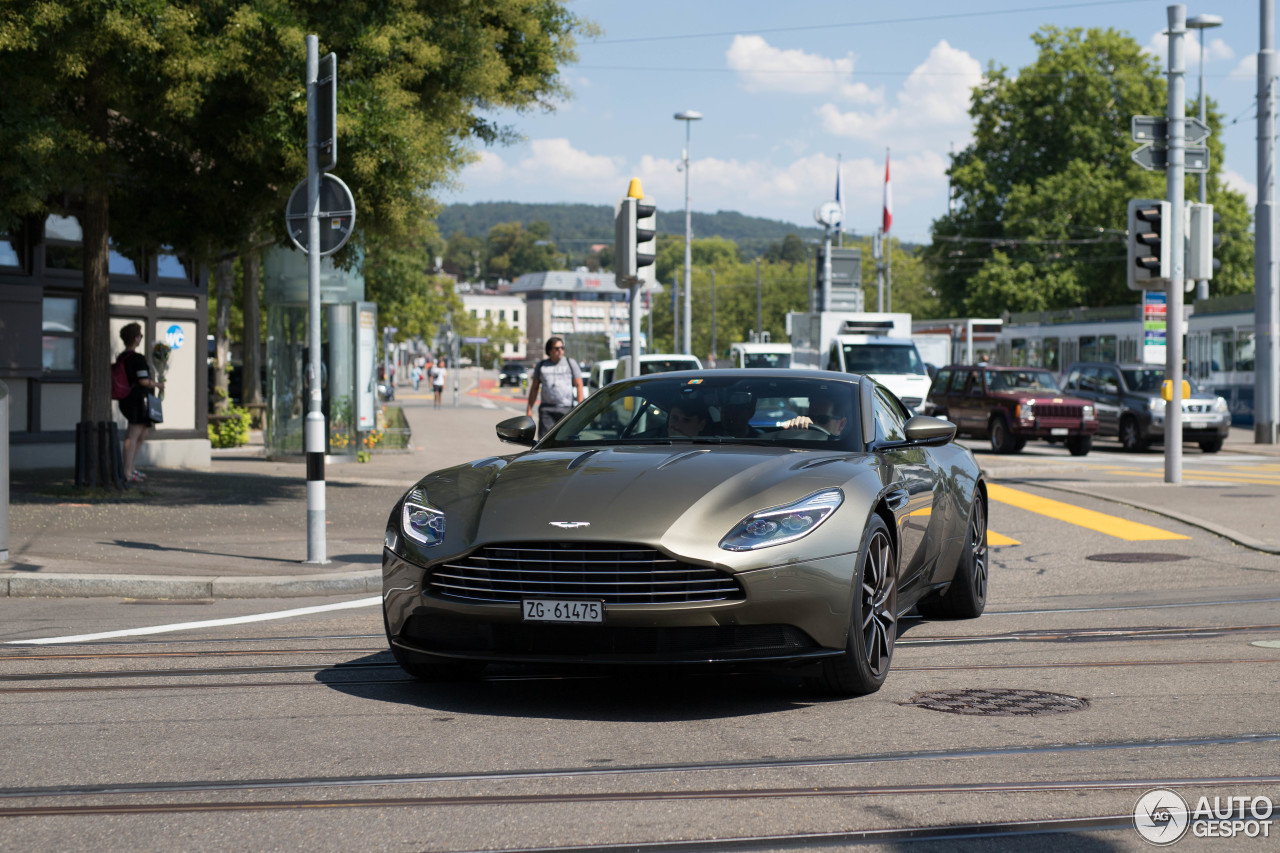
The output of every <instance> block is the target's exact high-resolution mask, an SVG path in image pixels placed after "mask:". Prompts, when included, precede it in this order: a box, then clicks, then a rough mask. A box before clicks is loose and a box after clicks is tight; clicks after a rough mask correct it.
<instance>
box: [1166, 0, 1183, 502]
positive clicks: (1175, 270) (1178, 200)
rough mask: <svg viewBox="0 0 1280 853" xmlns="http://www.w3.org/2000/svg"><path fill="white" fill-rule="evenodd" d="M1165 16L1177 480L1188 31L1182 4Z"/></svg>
mask: <svg viewBox="0 0 1280 853" xmlns="http://www.w3.org/2000/svg"><path fill="white" fill-rule="evenodd" d="M1168 16H1169V106H1168V119H1169V123H1168V127H1169V131H1168V139H1169V166H1168V169H1167V170H1166V183H1165V193H1166V195H1167V196H1168V199H1169V219H1170V220H1171V222H1170V223H1169V248H1168V250H1167V251H1168V252H1169V253H1170V255H1171V257H1170V263H1169V283H1168V285H1167V290H1166V293H1167V294H1168V297H1167V300H1166V301H1167V302H1168V318H1167V320H1168V340H1167V342H1166V346H1165V367H1164V375H1165V378H1166V379H1168V380H1169V382H1170V383H1171V384H1172V386H1173V393H1172V395H1171V399H1170V400H1169V402H1168V404H1167V405H1166V407H1165V411H1164V481H1165V482H1166V483H1181V482H1182V294H1183V285H1184V283H1185V272H1186V269H1185V266H1184V264H1185V260H1186V259H1185V256H1184V254H1183V251H1182V244H1183V238H1184V233H1183V232H1184V231H1185V229H1184V227H1183V221H1182V209H1183V206H1184V205H1185V203H1186V180H1185V178H1186V168H1185V166H1186V147H1187V143H1186V116H1187V81H1186V77H1185V72H1186V65H1185V61H1184V57H1183V51H1184V49H1185V46H1186V35H1187V28H1186V23H1187V7H1186V6H1184V5H1182V4H1181V3H1175V4H1173V5H1172V6H1170V7H1169V8H1168Z"/></svg>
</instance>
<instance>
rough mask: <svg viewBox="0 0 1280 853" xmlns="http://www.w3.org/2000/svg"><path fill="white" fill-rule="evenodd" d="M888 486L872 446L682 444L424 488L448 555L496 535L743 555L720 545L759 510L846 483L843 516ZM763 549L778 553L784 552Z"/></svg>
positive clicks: (481, 468) (480, 466) (531, 457)
mask: <svg viewBox="0 0 1280 853" xmlns="http://www.w3.org/2000/svg"><path fill="white" fill-rule="evenodd" d="M880 483H881V477H880V473H879V467H878V462H877V461H876V459H875V457H873V456H870V455H867V454H861V453H848V452H840V453H822V452H814V451H779V450H778V449H775V448H753V447H749V446H746V445H743V446H741V447H733V446H730V447H726V446H717V447H715V448H713V449H712V448H707V447H700V446H698V445H690V444H674V445H671V446H665V445H664V446H659V447H655V446H651V445H647V446H636V447H609V448H585V449H574V450H539V451H530V452H528V453H524V454H521V455H518V456H512V457H494V458H490V459H486V460H480V461H478V462H474V463H471V464H470V465H463V466H458V467H456V468H450V469H446V470H443V471H438V472H436V473H434V474H431V475H429V476H427V477H425V478H424V479H423V480H422V481H421V482H420V483H419V484H418V487H419V488H421V489H423V490H425V492H426V495H427V499H428V501H429V502H430V503H431V504H432V505H434V506H436V507H437V508H439V509H441V510H443V511H444V512H445V514H446V518H447V524H448V528H447V531H446V538H445V541H444V543H442V544H443V546H444V547H443V548H442V549H441V550H442V552H448V553H456V552H457V551H461V550H466V549H469V548H472V547H475V546H478V545H484V544H488V543H493V542H513V541H580V542H585V541H597V542H628V543H644V544H648V545H651V546H658V547H662V548H663V549H665V550H667V551H668V552H670V553H673V554H680V555H686V556H691V557H695V558H696V556H697V555H699V554H701V555H703V558H704V559H710V560H717V559H723V560H726V561H728V562H735V561H734V560H733V559H732V557H731V556H730V555H729V553H728V552H723V551H719V552H718V553H717V549H716V545H717V543H718V542H719V540H720V539H721V538H722V537H723V536H724V535H725V534H727V533H728V532H729V531H730V529H731V528H732V527H733V526H734V525H736V524H737V523H738V522H739V521H741V520H742V519H743V518H745V517H746V516H748V515H750V514H751V513H753V512H756V511H758V510H761V509H766V508H769V507H774V506H779V505H783V504H786V503H789V502H792V501H795V500H798V499H800V498H802V497H805V496H806V495H809V494H811V493H813V492H815V491H818V490H820V489H824V488H830V487H832V486H841V487H842V488H843V489H844V492H845V504H844V506H842V507H841V510H840V514H841V515H844V514H845V513H846V512H849V511H853V512H855V513H861V514H862V515H865V514H866V512H868V511H869V509H870V506H871V505H872V503H871V502H872V500H873V499H874V498H875V497H876V496H877V495H878V494H879V491H880ZM553 522H560V523H564V524H570V525H572V526H570V527H565V526H556V525H554V524H553ZM840 527H842V526H841V525H837V524H831V523H828V524H824V525H823V526H822V527H821V528H819V529H818V530H817V531H815V532H814V534H812V535H811V536H809V537H806V540H807V539H813V540H814V544H815V546H816V545H817V543H818V542H819V541H820V540H821V539H823V538H825V537H820V536H819V535H818V534H820V533H827V534H840V538H842V539H847V538H848V537H847V536H846V535H844V533H845V531H843V530H840V529H839V528H840ZM828 528H830V530H828ZM856 544H857V543H856V542H855V543H853V546H852V547H856ZM765 550H768V551H771V552H775V553H774V554H773V558H774V559H777V553H776V552H778V551H779V550H783V549H765ZM819 550H820V551H822V552H825V553H826V554H830V553H842V552H846V551H848V550H850V546H849V545H848V544H847V543H846V544H845V545H843V546H842V547H840V548H837V549H836V550H832V546H831V543H827V544H826V545H825V546H822V547H820V548H819ZM792 553H794V552H792ZM760 559H762V558H755V560H754V561H755V562H757V563H759V562H760Z"/></svg>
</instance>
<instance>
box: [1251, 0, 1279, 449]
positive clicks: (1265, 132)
mask: <svg viewBox="0 0 1280 853" xmlns="http://www.w3.org/2000/svg"><path fill="white" fill-rule="evenodd" d="M1260 24H1261V26H1260V27H1259V29H1260V39H1259V50H1258V204H1257V208H1256V212H1255V214H1254V223H1255V224H1254V229H1253V234H1254V237H1253V257H1254V260H1253V318H1254V341H1255V342H1256V343H1255V354H1256V357H1255V359H1254V366H1255V368H1256V369H1255V371H1254V374H1253V382H1254V385H1253V389H1254V390H1253V441H1254V444H1276V443H1277V441H1280V301H1278V300H1280V294H1278V293H1277V291H1280V286H1278V285H1280V279H1278V278H1277V257H1276V251H1277V245H1276V237H1277V234H1276V227H1277V226H1276V73H1277V65H1278V64H1280V63H1278V62H1277V58H1276V51H1275V6H1274V4H1273V3H1271V2H1269V0H1267V1H1266V2H1263V3H1262V13H1261V20H1260Z"/></svg>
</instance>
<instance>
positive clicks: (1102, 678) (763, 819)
mask: <svg viewBox="0 0 1280 853" xmlns="http://www.w3.org/2000/svg"><path fill="white" fill-rule="evenodd" d="M980 457H981V458H982V460H983V462H984V464H989V465H991V466H1012V467H1006V471H1007V472H1008V475H1007V476H1004V477H1001V478H1000V479H999V483H1000V485H1001V486H1002V487H1003V491H1000V490H997V491H995V492H993V502H992V506H991V513H990V515H991V519H990V529H991V531H992V533H993V534H998V536H993V541H1001V542H1007V544H1001V545H995V546H993V548H992V578H991V596H990V601H989V604H988V610H987V613H986V614H985V615H984V616H983V617H981V618H980V619H977V620H973V621H966V622H925V621H920V620H909V621H908V622H907V624H906V626H905V631H904V633H903V634H902V636H901V637H900V639H899V644H898V647H897V650H896V654H895V658H894V668H893V672H892V673H891V674H890V677H889V680H888V682H887V683H886V684H885V686H884V688H883V689H882V690H881V691H880V692H879V693H877V694H874V695H872V696H868V697H864V698H859V699H844V700H833V699H830V698H828V697H825V696H823V695H821V694H820V693H819V692H817V691H816V690H815V689H814V688H813V687H812V686H811V685H810V684H808V683H807V681H806V680H805V678H804V677H803V674H802V673H797V672H793V671H776V672H717V673H703V672H695V673H688V672H681V671H670V670H667V671H641V672H633V671H627V672H598V673H596V672H593V673H580V672H573V671H555V670H528V669H517V668H497V669H493V670H491V671H489V672H488V673H487V674H486V676H485V677H484V678H483V679H481V680H479V681H477V682H475V683H468V684H455V685H437V686H425V685H420V684H417V683H414V682H411V681H410V680H408V679H407V678H406V677H405V676H404V674H403V673H402V672H401V671H400V670H399V669H398V668H397V667H395V665H394V664H393V663H392V661H391V659H390V656H389V655H388V654H387V652H386V651H385V649H386V646H385V640H384V638H383V636H382V625H381V620H380V612H379V608H378V606H377V598H376V596H374V597H361V596H347V597H337V598H335V597H326V598H314V599H288V600H275V601H260V600H258V601H254V600H215V601H208V600H206V601H194V602H190V603H175V602H148V603H143V602H134V601H127V600H119V599H97V600H77V599H57V600H54V599H0V719H2V720H3V722H2V723H0V732H3V742H4V749H0V849H6V850H95V851H102V850H130V851H132V850H142V849H157V850H171V849H190V850H213V849H227V848H237V849H251V850H298V849H307V850H314V851H326V850H354V849H378V850H438V851H443V850H447V851H461V850H482V849H483V850H506V849H538V848H550V847H563V846H569V845H587V846H590V845H601V846H602V847H603V849H619V850H621V849H646V850H673V851H674V850H712V849H714V850H720V849H752V850H799V849H810V848H814V849H817V848H823V849H839V848H843V847H849V846H855V845H863V844H865V845H869V846H870V847H872V848H876V847H878V848H881V849H899V848H902V849H911V850H1019V851H1021V850H1046V851H1047V850H1063V849H1072V850H1145V849H1148V848H1149V845H1148V843H1147V842H1145V841H1143V840H1142V838H1141V837H1140V836H1139V834H1138V833H1137V831H1136V830H1135V829H1134V826H1133V811H1134V807H1135V804H1136V803H1137V801H1138V799H1139V798H1140V797H1141V796H1142V795H1143V794H1145V793H1146V792H1148V791H1150V790H1152V789H1156V788H1172V789H1174V790H1176V791H1178V792H1180V793H1181V794H1182V795H1183V796H1184V797H1185V798H1186V799H1187V800H1188V802H1189V803H1190V804H1191V805H1192V806H1193V807H1194V805H1195V803H1196V801H1197V800H1198V798H1199V797H1200V796H1202V795H1203V796H1208V797H1210V798H1212V797H1214V796H1215V795H1216V796H1220V797H1227V796H1247V797H1250V798H1253V797H1258V796H1269V797H1270V798H1271V800H1272V801H1273V802H1274V801H1280V770H1278V769H1277V768H1278V767H1280V762H1277V760H1276V759H1277V756H1280V725H1278V724H1277V716H1276V708H1277V706H1278V705H1280V615H1278V614H1280V608H1278V606H1277V605H1278V604H1280V557H1277V556H1276V555H1274V554H1270V553H1265V552H1263V551H1260V550H1254V549H1250V548H1245V547H1241V546H1240V545H1238V544H1236V543H1234V542H1231V541H1229V540H1227V539H1224V538H1221V537H1219V536H1217V535H1215V534H1214V533H1212V532H1209V531H1208V530H1206V529H1204V528H1202V527H1199V526H1195V525H1192V524H1183V523H1181V522H1178V521H1176V520H1173V519H1170V518H1168V517H1162V516H1156V515H1153V514H1151V513H1148V512H1144V511H1142V510H1139V509H1135V508H1132V507H1129V506H1126V505H1123V504H1118V503H1114V502H1112V501H1110V500H1106V499H1104V498H1106V497H1108V496H1109V494H1110V492H1111V491H1114V490H1116V489H1122V488H1126V487H1127V486H1126V484H1127V483H1128V482H1129V481H1130V480H1132V481H1135V482H1138V481H1141V479H1142V477H1143V476H1145V475H1148V474H1151V473H1152V472H1159V471H1160V470H1161V469H1160V465H1161V459H1160V457H1159V454H1155V453H1153V454H1147V455H1146V456H1143V457H1127V458H1126V457H1123V456H1121V455H1119V454H1115V453H1111V452H1109V451H1107V450H1106V449H1105V448H1100V449H1099V450H1098V451H1095V453H1092V454H1090V456H1089V457H1085V459H1084V460H1076V459H1072V458H1071V457H1068V456H1067V455H1066V453H1065V451H1062V450H1061V449H1060V448H1048V447H1045V448H1036V447H1032V448H1028V451H1027V452H1025V453H1024V454H1021V455H1020V456H1019V457H1017V458H1016V459H1013V460H1010V459H1007V458H999V459H996V458H994V457H991V456H989V455H987V454H980ZM1190 457H1191V454H1190V453H1189V454H1188V467H1189V469H1195V470H1199V468H1200V467H1203V468H1204V469H1205V470H1206V471H1212V470H1213V469H1214V466H1218V467H1219V468H1221V469H1222V470H1221V472H1219V474H1218V476H1219V477H1222V478H1226V479H1207V480H1204V481H1202V482H1203V484H1204V485H1203V488H1202V491H1201V494H1202V495H1205V496H1209V495H1212V496H1213V500H1215V501H1217V502H1219V503H1221V502H1222V501H1228V502H1229V500H1228V499H1227V498H1225V497H1223V495H1227V494H1233V493H1234V494H1239V495H1259V494H1264V493H1265V494H1264V498H1265V496H1267V495H1270V496H1272V497H1274V495H1275V493H1276V491H1277V490H1280V475H1277V476H1275V477H1274V479H1275V480H1276V481H1277V483H1276V484H1275V485H1274V486H1272V485H1267V484H1265V483H1263V484H1258V483H1254V482H1244V483H1233V481H1232V480H1231V479H1230V477H1231V476H1233V475H1232V474H1231V472H1230V471H1229V470H1227V469H1228V468H1230V464H1229V463H1234V464H1236V465H1241V464H1243V465H1245V466H1246V467H1249V466H1253V467H1255V468H1256V469H1257V470H1259V471H1265V467H1264V466H1265V465H1267V464H1273V463H1274V461H1275V460H1274V459H1272V460H1271V461H1270V462H1268V461H1266V460H1261V461H1260V460H1252V459H1250V458H1249V457H1236V458H1235V459H1234V460H1227V459H1226V458H1225V456H1223V457H1221V458H1220V459H1200V460H1191V458H1190ZM1242 460H1243V461H1242ZM1116 467H1120V468H1122V469H1123V470H1122V471H1121V472H1119V473H1116V472H1115V471H1112V470H1111V469H1113V468H1116ZM1022 468H1027V469H1029V472H1028V473H1026V474H1025V475H1024V474H1019V473H1018V471H1020V470H1021V469H1022ZM1261 477H1262V475H1261V474H1259V475H1257V476H1255V477H1253V478H1252V479H1260V478H1261ZM1148 479H1149V478H1148ZM1065 488H1070V489H1074V490H1075V491H1064V489H1065ZM1090 492H1092V493H1093V494H1096V495H1098V496H1096V497H1095V496H1091V495H1090V494H1089V493H1090ZM1261 499H1263V498H1257V499H1253V498H1247V497H1246V498H1242V499H1241V500H1243V501H1245V502H1247V503H1252V502H1254V501H1256V500H1261ZM1207 500H1208V497H1206V501H1207ZM1242 505H1243V504H1242ZM1242 515H1243V513H1242ZM1262 515H1263V516H1265V515H1266V513H1262ZM1086 522H1087V523H1086ZM333 605H345V609H323V610H318V611H312V612H302V613H295V614H293V615H287V616H279V617H272V616H269V615H267V614H271V613H272V612H277V611H296V610H303V611H307V610H308V609H311V608H332V606H333ZM264 615H266V617H265V618H263V619H261V621H252V622H231V623H228V624H214V625H204V626H199V625H197V626H195V627H191V623H203V622H210V621H215V620H234V619H236V618H238V617H246V616H264ZM164 626H171V627H169V628H164ZM172 626H178V627H172ZM139 628H161V630H159V631H157V632H155V633H148V634H137V635H126V636H117V637H112V638H104V639H99V640H95V641H80V642H71V643H50V644H39V645H33V644H17V643H15V641H21V640H31V639H51V638H60V637H69V636H77V635H84V634H93V633H99V632H118V631H130V630H133V629H139ZM939 691H942V692H954V691H991V693H990V695H984V696H975V694H972V693H969V694H965V695H966V696H967V698H968V700H969V701H970V702H971V703H973V702H978V701H980V700H983V699H986V700H992V701H994V700H1002V701H1005V702H1007V703H1010V704H1009V705H1008V707H1013V708H1016V709H1021V710H1024V711H1025V710H1032V709H1034V710H1037V711H1054V713H1037V714H1035V715H1014V716H994V715H986V714H981V715H975V714H959V713H951V712H946V711H940V710H935V709H933V708H931V707H929V704H930V702H931V699H930V697H929V696H926V695H925V694H933V693H937V692H939ZM1021 691H1034V692H1036V693H1038V694H1044V693H1047V694H1057V695H1058V696H1059V697H1061V698H1058V699H1054V698H1053V697H1047V698H1046V697H1043V696H1038V697H1037V696H1028V695H1024V694H1022V693H1021ZM943 698H945V697H943ZM951 698H952V699H954V698H955V696H954V695H953V696H952V697H951ZM1278 817H1280V816H1278ZM1269 829H1270V830H1271V831H1272V837H1270V838H1267V839H1256V840H1251V839H1248V838H1243V837H1237V838H1233V839H1202V838H1194V837H1191V836H1190V834H1188V836H1187V837H1186V838H1184V839H1183V840H1181V841H1179V842H1178V843H1177V845H1176V847H1177V848H1178V849H1188V850H1224V851H1225V850H1253V849H1257V850H1273V849H1276V845H1277V841H1276V835H1278V834H1280V826H1274V825H1271V826H1269ZM735 840H736V841H735ZM640 845H650V846H647V847H643V848H641V847H640ZM593 849H594V848H593ZM860 849H863V848H860Z"/></svg>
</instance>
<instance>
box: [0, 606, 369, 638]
mask: <svg viewBox="0 0 1280 853" xmlns="http://www.w3.org/2000/svg"><path fill="white" fill-rule="evenodd" d="M380 603H382V596H380V595H375V596H372V597H371V598H357V599H356V600H355V601H340V602H338V603H337V604H320V605H317V606H315V607H298V608H295V609H293V610H274V611H272V612H270V613H255V614H252V615H250V616H231V617H229V618H226V619H205V620H204V621H202V622H177V623H174V624H172V625H154V626H152V627H150V628H127V629H125V630H123V631H103V632H102V633H100V634H79V635H77V636H74V637H46V638H44V639H39V640H9V641H8V643H7V645H11V646H23V645H26V646H50V645H56V644H59V643H87V642H90V641H93V640H109V639H112V638H114V637H140V636H143V635H145V634H167V633H169V632H170V631H194V630H195V629H197V628H218V627H221V626H223V625H243V624H245V623H246V622H270V621H271V620H273V619H291V618H293V617H294V616H310V615H311V614H313V613H327V612H328V611H330V610H350V609H352V608H356V607H372V606H373V605H375V604H380Z"/></svg>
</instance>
